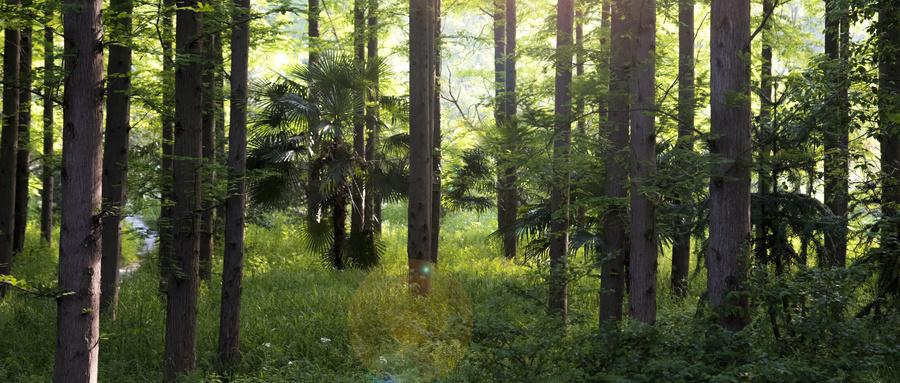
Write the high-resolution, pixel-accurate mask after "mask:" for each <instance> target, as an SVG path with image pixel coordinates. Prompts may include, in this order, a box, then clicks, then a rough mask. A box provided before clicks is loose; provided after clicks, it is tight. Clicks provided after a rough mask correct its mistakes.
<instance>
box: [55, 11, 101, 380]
mask: <svg viewBox="0 0 900 383" xmlns="http://www.w3.org/2000/svg"><path fill="white" fill-rule="evenodd" d="M101 7H102V2H101V1H100V0H67V1H65V2H64V4H63V9H64V10H65V14H64V17H63V30H64V32H63V38H64V40H65V43H66V52H67V53H68V54H67V55H66V58H65V68H66V71H67V72H68V74H67V76H66V88H65V96H64V104H63V105H64V108H63V153H62V191H61V195H62V200H61V203H62V204H61V206H60V207H61V209H60V212H61V216H60V218H61V219H60V236H59V249H60V250H59V288H60V289H61V290H62V291H67V292H71V293H72V294H70V295H66V296H62V297H59V298H57V299H56V326H57V329H58V330H57V334H56V358H55V364H54V370H53V381H54V382H56V383H79V382H89V383H94V382H96V381H97V367H98V364H97V363H98V357H99V352H100V344H99V342H100V257H101V255H100V251H101V250H100V249H101V239H102V238H101V233H100V216H99V212H100V207H101V201H102V200H101V195H100V187H101V172H102V170H101V169H102V158H101V157H102V154H101V149H102V145H103V45H102V44H103V40H102V35H101V32H102V27H101V23H102V21H101V17H100V9H101Z"/></svg>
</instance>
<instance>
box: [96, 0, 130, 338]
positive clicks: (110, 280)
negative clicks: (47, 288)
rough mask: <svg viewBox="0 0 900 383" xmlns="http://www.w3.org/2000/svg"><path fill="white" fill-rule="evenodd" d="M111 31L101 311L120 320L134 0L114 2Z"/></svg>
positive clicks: (105, 150)
mask: <svg viewBox="0 0 900 383" xmlns="http://www.w3.org/2000/svg"><path fill="white" fill-rule="evenodd" d="M109 7H110V11H112V15H113V16H112V17H111V19H110V24H111V25H110V26H109V31H110V32H111V33H110V35H111V36H115V37H114V38H115V39H118V40H117V41H115V42H114V43H113V44H110V45H109V59H108V61H109V62H108V67H107V76H108V77H109V79H108V80H107V89H106V135H105V142H104V147H103V192H102V193H103V203H104V207H103V211H104V215H103V218H102V223H103V260H102V268H101V273H102V274H101V278H100V292H101V295H100V309H101V310H102V311H103V312H105V313H108V314H109V317H110V319H112V320H115V319H116V305H117V304H118V302H119V260H120V259H121V257H122V236H121V228H120V226H121V221H122V216H123V209H124V208H125V194H126V187H127V184H128V146H129V137H128V135H129V132H130V130H131V15H132V11H133V9H134V4H133V3H132V1H131V0H112V1H111V2H110V5H109Z"/></svg>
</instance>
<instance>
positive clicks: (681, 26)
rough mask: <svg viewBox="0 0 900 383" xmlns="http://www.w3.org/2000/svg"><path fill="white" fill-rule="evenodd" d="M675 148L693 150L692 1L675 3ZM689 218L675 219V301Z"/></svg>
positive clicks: (686, 265) (683, 282)
mask: <svg viewBox="0 0 900 383" xmlns="http://www.w3.org/2000/svg"><path fill="white" fill-rule="evenodd" d="M678 145H679V149H681V150H685V151H688V150H691V151H692V150H694V0H679V2H678ZM678 202H679V203H680V204H682V205H686V204H689V203H690V202H691V195H690V193H685V195H682V196H679V201H678ZM692 227H693V225H692V220H691V217H688V216H681V217H678V218H676V222H675V229H676V232H675V238H674V241H673V243H672V291H673V292H675V295H676V296H678V297H685V296H687V293H688V284H687V276H688V272H690V268H691V228H692Z"/></svg>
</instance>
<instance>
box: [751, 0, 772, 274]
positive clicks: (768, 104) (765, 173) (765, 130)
mask: <svg viewBox="0 0 900 383" xmlns="http://www.w3.org/2000/svg"><path fill="white" fill-rule="evenodd" d="M774 6H775V5H774V4H773V3H772V0H763V14H771V13H772V12H773V11H774ZM771 34H772V26H771V23H768V22H767V23H766V24H765V25H763V26H762V29H761V34H760V36H761V37H762V41H761V44H762V52H761V53H762V54H761V56H762V63H761V65H760V68H761V71H760V86H759V131H760V134H759V137H758V138H757V141H759V158H760V160H759V162H760V164H759V174H758V175H757V178H758V182H759V186H758V192H757V193H758V194H759V197H760V216H759V224H758V225H757V227H756V249H755V254H756V258H757V262H759V263H760V264H761V265H763V266H765V265H767V264H768V262H769V261H768V257H769V256H768V253H769V250H771V246H772V243H773V242H772V240H771V238H772V237H771V234H770V230H771V231H774V230H775V228H774V227H771V226H772V223H771V220H770V219H769V215H770V212H769V210H771V208H772V207H771V203H770V199H771V198H772V194H773V193H774V188H775V182H774V180H775V177H774V175H773V174H774V171H773V170H772V163H771V162H772V155H773V154H774V150H773V149H774V145H775V141H774V140H775V132H774V131H775V129H774V126H773V124H772V122H773V121H772V90H773V88H772V41H771V40H772V36H771Z"/></svg>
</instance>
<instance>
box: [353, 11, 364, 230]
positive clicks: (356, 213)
mask: <svg viewBox="0 0 900 383" xmlns="http://www.w3.org/2000/svg"><path fill="white" fill-rule="evenodd" d="M353 53H354V57H355V58H356V64H357V65H360V66H364V65H366V10H365V0H353ZM356 98H357V100H356V105H354V110H353V153H354V157H355V158H356V159H357V161H359V162H360V163H361V164H362V167H365V158H366V94H365V92H364V91H359V92H357V94H356ZM356 174H357V175H356V176H354V177H353V181H352V182H351V184H350V196H351V200H350V236H351V237H353V238H356V237H357V236H362V235H363V230H364V222H365V215H366V192H367V190H366V182H365V179H364V178H363V177H362V176H361V172H359V173H356Z"/></svg>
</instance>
